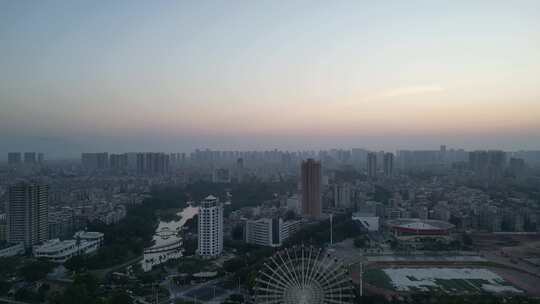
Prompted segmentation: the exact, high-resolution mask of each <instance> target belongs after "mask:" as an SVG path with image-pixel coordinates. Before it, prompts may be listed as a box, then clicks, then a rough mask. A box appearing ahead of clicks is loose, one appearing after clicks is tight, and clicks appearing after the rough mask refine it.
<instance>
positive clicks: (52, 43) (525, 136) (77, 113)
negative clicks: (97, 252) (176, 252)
mask: <svg viewBox="0 0 540 304" xmlns="http://www.w3.org/2000/svg"><path fill="white" fill-rule="evenodd" d="M444 143H445V144H448V145H449V146H453V147H463V148H467V149H473V148H504V149H538V148H540V1H537V0H533V1H507V0H505V1H494V0H488V1H470V0H467V1H457V0H448V1H437V0H433V1H432V0H429V1H428V0H426V1H411V0H408V1H401V0H400V1H360V0H353V1H275V0H273V1H258V0H257V1H230V0H229V1H133V0H130V1H65V0H62V1H47V0H44V1H19V0H12V1H0V146H1V148H0V151H8V150H17V149H21V150H22V149H25V150H30V149H33V150H42V151H45V152H49V153H51V154H62V153H68V154H69V153H75V152H79V151H81V150H87V151H92V150H110V151H130V150H145V151H173V150H191V149H192V148H197V147H210V148H216V149H217V148H221V149H266V148H268V149H273V148H286V149H300V148H309V149H311V148H326V147H330V146H337V147H349V148H350V147H367V148H374V149H396V148H415V147H417V148H419V149H425V148H434V149H437V147H438V145H439V144H444Z"/></svg>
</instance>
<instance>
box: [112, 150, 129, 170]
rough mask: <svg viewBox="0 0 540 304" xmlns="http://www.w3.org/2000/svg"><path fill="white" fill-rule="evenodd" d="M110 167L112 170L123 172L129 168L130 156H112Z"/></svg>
mask: <svg viewBox="0 0 540 304" xmlns="http://www.w3.org/2000/svg"><path fill="white" fill-rule="evenodd" d="M109 165H110V167H111V169H112V170H115V171H122V170H126V169H127V167H128V155H127V153H124V154H111V156H110V157H109Z"/></svg>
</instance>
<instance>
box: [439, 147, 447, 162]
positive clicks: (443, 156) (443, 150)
mask: <svg viewBox="0 0 540 304" xmlns="http://www.w3.org/2000/svg"><path fill="white" fill-rule="evenodd" d="M439 154H440V155H439V157H440V158H441V161H442V162H445V161H446V160H447V159H446V145H441V147H440V149H439Z"/></svg>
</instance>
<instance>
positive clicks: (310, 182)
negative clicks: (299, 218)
mask: <svg viewBox="0 0 540 304" xmlns="http://www.w3.org/2000/svg"><path fill="white" fill-rule="evenodd" d="M301 178H302V215H304V216H308V217H320V216H321V209H322V207H321V163H320V162H318V161H315V160H313V159H311V158H310V159H308V160H306V161H303V162H302V176H301Z"/></svg>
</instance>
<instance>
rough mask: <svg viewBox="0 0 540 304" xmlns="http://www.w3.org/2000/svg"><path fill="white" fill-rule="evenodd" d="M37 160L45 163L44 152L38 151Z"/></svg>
mask: <svg viewBox="0 0 540 304" xmlns="http://www.w3.org/2000/svg"><path fill="white" fill-rule="evenodd" d="M37 162H38V163H39V164H43V163H44V162H45V155H44V154H43V153H38V155H37Z"/></svg>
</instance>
